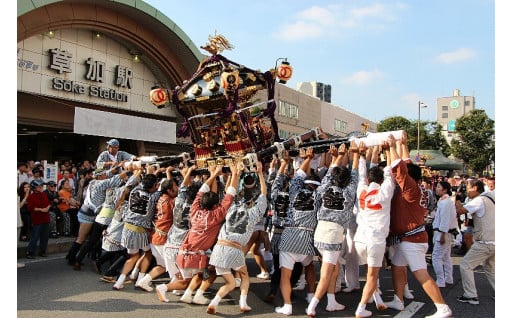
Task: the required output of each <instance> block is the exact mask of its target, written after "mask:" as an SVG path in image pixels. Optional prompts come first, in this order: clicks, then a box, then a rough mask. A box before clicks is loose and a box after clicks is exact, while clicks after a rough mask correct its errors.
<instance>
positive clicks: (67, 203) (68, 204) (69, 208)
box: [57, 180, 80, 237]
mask: <svg viewBox="0 0 512 318" xmlns="http://www.w3.org/2000/svg"><path fill="white" fill-rule="evenodd" d="M71 191H72V189H71V186H70V185H69V182H68V181H67V180H66V181H63V182H62V183H61V185H60V188H59V199H60V203H59V205H58V206H57V208H58V209H59V211H60V213H61V215H62V220H63V221H62V222H61V223H62V231H61V233H62V234H63V235H64V236H66V237H68V236H71V224H72V219H73V218H76V213H77V212H78V209H79V208H80V203H79V202H78V201H77V200H75V199H74V198H73V196H72V194H71Z"/></svg>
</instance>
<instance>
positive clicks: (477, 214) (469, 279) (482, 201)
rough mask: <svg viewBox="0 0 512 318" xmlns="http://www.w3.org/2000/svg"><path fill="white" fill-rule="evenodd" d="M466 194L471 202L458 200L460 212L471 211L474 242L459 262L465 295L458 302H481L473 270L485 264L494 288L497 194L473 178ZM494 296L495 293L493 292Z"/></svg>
mask: <svg viewBox="0 0 512 318" xmlns="http://www.w3.org/2000/svg"><path fill="white" fill-rule="evenodd" d="M466 190H467V195H468V196H469V197H470V198H471V201H469V202H468V203H466V204H464V206H463V205H462V203H461V202H460V201H456V203H455V206H456V209H457V213H458V214H464V213H469V214H471V216H472V217H473V222H474V231H473V238H474V243H473V245H471V247H470V249H469V250H468V252H467V253H466V255H464V257H463V258H462V261H461V262H460V274H461V279H462V288H463V289H464V294H462V295H461V296H459V297H458V298H457V300H458V301H461V302H464V303H469V304H472V305H478V304H479V303H480V302H479V300H478V293H477V290H476V285H475V276H474V275H475V274H474V270H475V268H476V267H477V266H479V265H483V269H484V272H485V276H486V277H487V280H488V281H489V283H490V284H491V286H492V289H493V290H494V289H495V287H494V286H495V271H496V268H495V266H496V265H495V252H496V243H495V206H494V201H495V197H494V195H493V194H494V193H492V192H485V193H484V191H485V188H484V183H483V182H482V181H480V180H478V179H472V180H471V181H470V182H469V186H468V187H467V189H466ZM492 297H493V298H494V295H492Z"/></svg>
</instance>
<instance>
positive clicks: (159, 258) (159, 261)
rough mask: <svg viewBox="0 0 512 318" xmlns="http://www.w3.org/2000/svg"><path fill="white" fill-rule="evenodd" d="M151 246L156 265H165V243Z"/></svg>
mask: <svg viewBox="0 0 512 318" xmlns="http://www.w3.org/2000/svg"><path fill="white" fill-rule="evenodd" d="M149 246H150V247H151V254H153V257H154V258H155V261H156V265H159V266H162V267H165V260H164V246H163V245H153V244H150V245H149Z"/></svg>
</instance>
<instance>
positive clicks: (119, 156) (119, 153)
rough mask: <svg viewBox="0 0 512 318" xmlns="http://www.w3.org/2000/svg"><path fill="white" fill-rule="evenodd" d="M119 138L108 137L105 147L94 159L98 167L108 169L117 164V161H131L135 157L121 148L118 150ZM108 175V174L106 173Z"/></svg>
mask: <svg viewBox="0 0 512 318" xmlns="http://www.w3.org/2000/svg"><path fill="white" fill-rule="evenodd" d="M119 146H120V144H119V140H117V139H110V140H109V141H107V149H106V150H104V151H102V152H101V153H100V154H99V155H98V159H96V165H97V167H98V168H103V169H105V170H108V169H110V168H111V167H113V166H117V165H116V164H117V163H120V162H123V161H132V160H134V159H136V158H137V157H136V156H135V155H132V154H131V153H128V152H126V151H123V150H119ZM108 177H110V175H108Z"/></svg>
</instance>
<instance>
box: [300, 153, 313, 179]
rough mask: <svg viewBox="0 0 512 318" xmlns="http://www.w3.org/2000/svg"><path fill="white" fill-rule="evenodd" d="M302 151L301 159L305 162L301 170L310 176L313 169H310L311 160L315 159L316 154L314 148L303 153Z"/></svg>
mask: <svg viewBox="0 0 512 318" xmlns="http://www.w3.org/2000/svg"><path fill="white" fill-rule="evenodd" d="M302 150H303V149H301V154H300V156H301V158H303V159H304V161H303V162H302V164H301V165H300V170H302V171H304V172H305V173H306V174H307V175H309V174H310V172H311V169H310V165H311V160H312V159H313V157H314V156H315V154H314V153H313V147H308V148H307V149H306V150H304V151H302Z"/></svg>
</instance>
